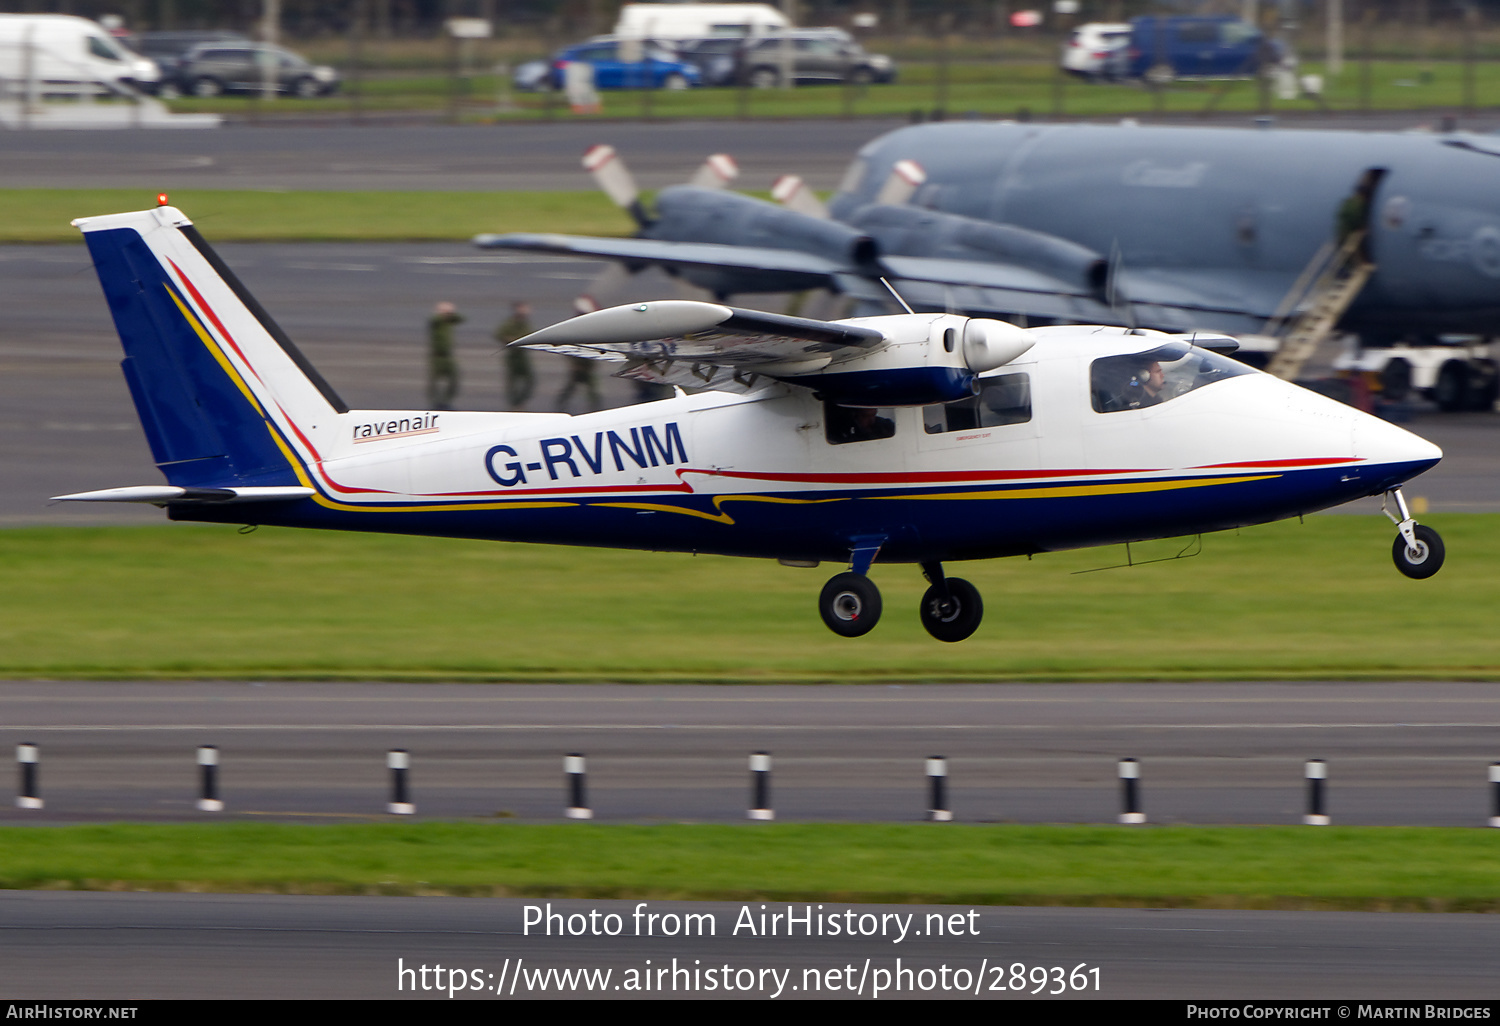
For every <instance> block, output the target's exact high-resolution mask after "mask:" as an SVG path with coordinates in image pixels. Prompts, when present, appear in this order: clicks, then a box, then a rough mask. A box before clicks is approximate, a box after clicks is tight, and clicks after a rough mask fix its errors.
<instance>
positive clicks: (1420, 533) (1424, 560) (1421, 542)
mask: <svg viewBox="0 0 1500 1026" xmlns="http://www.w3.org/2000/svg"><path fill="white" fill-rule="evenodd" d="M1412 531H1413V533H1415V534H1416V536H1417V547H1416V548H1415V549H1413V548H1411V547H1410V546H1408V545H1407V544H1406V539H1405V538H1403V537H1402V536H1401V535H1399V534H1398V535H1396V543H1395V544H1394V545H1392V546H1391V558H1392V559H1394V560H1395V562H1396V569H1397V570H1400V571H1401V572H1402V573H1403V574H1405V575H1406V576H1407V577H1411V578H1415V579H1416V580H1419V581H1424V580H1426V579H1427V578H1429V577H1431V576H1432V575H1433V574H1435V573H1437V572H1438V571H1439V570H1441V569H1442V568H1443V557H1444V555H1445V553H1444V551H1443V539H1442V538H1440V537H1439V536H1438V533H1437V532H1436V531H1434V530H1433V529H1432V528H1430V527H1427V526H1426V525H1424V524H1418V525H1416V527H1414V528H1412Z"/></svg>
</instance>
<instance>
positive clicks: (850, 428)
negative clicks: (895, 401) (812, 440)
mask: <svg viewBox="0 0 1500 1026" xmlns="http://www.w3.org/2000/svg"><path fill="white" fill-rule="evenodd" d="M823 430H824V432H825V434H826V436H827V438H828V444H829V445H845V444H847V443H849V442H873V441H875V440H876V439H879V438H890V437H891V436H892V435H894V434H895V433H896V411H895V410H894V409H892V408H891V407H889V406H882V407H879V408H876V407H872V406H835V405H834V404H833V403H828V402H825V403H824V404H823Z"/></svg>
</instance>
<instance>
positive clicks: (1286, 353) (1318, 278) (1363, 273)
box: [1265, 230, 1375, 381]
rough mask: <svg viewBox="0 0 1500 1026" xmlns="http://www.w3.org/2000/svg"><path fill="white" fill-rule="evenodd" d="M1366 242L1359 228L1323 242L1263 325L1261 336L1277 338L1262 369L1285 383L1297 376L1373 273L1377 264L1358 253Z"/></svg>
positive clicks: (1360, 252) (1363, 233)
mask: <svg viewBox="0 0 1500 1026" xmlns="http://www.w3.org/2000/svg"><path fill="white" fill-rule="evenodd" d="M1364 240H1365V232H1364V231H1363V230H1361V231H1357V232H1352V233H1350V235H1349V237H1348V238H1346V239H1345V240H1344V241H1343V242H1342V243H1341V244H1339V245H1338V246H1337V247H1335V245H1334V244H1333V243H1332V242H1325V243H1324V244H1323V246H1322V248H1320V249H1319V250H1318V252H1317V254H1316V255H1314V257H1313V258H1312V260H1311V261H1309V262H1308V265H1307V267H1306V268H1304V269H1303V271H1302V274H1301V276H1300V277H1298V279H1297V281H1296V282H1295V283H1294V284H1293V285H1292V287H1291V288H1290V289H1289V290H1288V291H1287V294H1286V296H1285V298H1283V299H1282V301H1281V305H1280V306H1279V307H1277V309H1276V312H1275V313H1274V314H1273V315H1272V316H1271V319H1270V321H1268V322H1267V323H1266V329H1265V334H1267V335H1270V336H1272V337H1273V338H1280V339H1281V345H1280V346H1279V347H1277V350H1276V355H1275V356H1273V357H1272V358H1271V362H1270V364H1269V366H1267V367H1266V370H1267V371H1268V372H1269V373H1271V374H1274V375H1275V376H1276V377H1278V378H1281V379H1283V380H1285V381H1293V380H1295V379H1296V378H1297V376H1298V375H1299V374H1301V373H1302V368H1303V366H1304V365H1305V364H1306V363H1307V361H1308V360H1309V359H1311V358H1312V355H1313V353H1315V352H1316V351H1317V349H1318V346H1319V345H1321V344H1322V343H1323V341H1324V340H1325V339H1326V338H1328V336H1329V335H1330V334H1332V332H1333V328H1334V325H1336V324H1338V322H1339V318H1340V317H1342V316H1343V315H1344V311H1345V310H1347V309H1349V305H1350V304H1351V303H1353V302H1354V298H1355V297H1356V296H1358V295H1359V293H1360V290H1361V289H1363V288H1364V287H1365V282H1367V281H1369V280H1370V275H1372V274H1374V273H1375V265H1374V264H1372V263H1370V261H1369V260H1367V259H1365V256H1364V253H1363V252H1362V251H1361V250H1362V243H1363V242H1364Z"/></svg>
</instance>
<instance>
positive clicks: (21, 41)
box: [0, 14, 161, 95]
mask: <svg viewBox="0 0 1500 1026" xmlns="http://www.w3.org/2000/svg"><path fill="white" fill-rule="evenodd" d="M160 79H161V71H160V69H158V68H157V66H156V62H155V61H153V60H151V59H149V58H147V57H142V56H141V55H140V54H138V53H135V52H133V51H132V50H130V49H128V48H126V47H125V46H122V45H121V44H120V43H119V42H117V41H116V40H115V39H114V37H112V36H111V35H110V34H109V33H108V32H106V31H105V30H104V27H103V26H102V25H100V24H99V23H98V22H96V21H89V20H88V19H87V18H75V17H73V16H72V15H69V14H0V92H4V93H8V94H12V95H16V94H21V93H25V92H30V91H32V90H33V89H34V90H35V91H36V92H39V93H42V94H46V93H56V92H59V91H66V92H77V91H78V90H79V89H80V88H81V87H82V86H83V85H86V84H91V83H104V84H106V86H110V85H119V86H126V87H132V88H135V89H139V90H142V91H145V92H155V91H156V87H157V84H158V82H159V81H160ZM27 82H35V83H37V85H36V86H34V87H32V86H28V85H27Z"/></svg>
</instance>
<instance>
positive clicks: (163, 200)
mask: <svg viewBox="0 0 1500 1026" xmlns="http://www.w3.org/2000/svg"><path fill="white" fill-rule="evenodd" d="M167 203H168V200H167V194H166V193H164V192H159V193H157V194H156V205H157V206H159V207H164V206H166V205H167Z"/></svg>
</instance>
